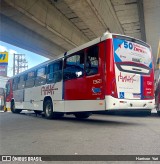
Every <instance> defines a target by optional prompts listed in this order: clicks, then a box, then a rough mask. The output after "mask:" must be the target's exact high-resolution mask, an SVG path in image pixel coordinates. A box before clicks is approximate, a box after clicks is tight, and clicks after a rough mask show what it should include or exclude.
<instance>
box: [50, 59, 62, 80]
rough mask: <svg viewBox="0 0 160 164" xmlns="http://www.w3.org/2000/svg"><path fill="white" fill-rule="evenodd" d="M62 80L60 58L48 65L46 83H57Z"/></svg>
mask: <svg viewBox="0 0 160 164" xmlns="http://www.w3.org/2000/svg"><path fill="white" fill-rule="evenodd" d="M61 80H62V60H60V61H55V62H54V63H51V64H50V65H48V72H47V83H57V82H60V81H61Z"/></svg>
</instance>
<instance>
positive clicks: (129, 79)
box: [6, 33, 155, 118]
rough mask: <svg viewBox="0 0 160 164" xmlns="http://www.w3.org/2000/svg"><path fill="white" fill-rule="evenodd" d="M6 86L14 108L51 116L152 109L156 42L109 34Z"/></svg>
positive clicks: (16, 78) (8, 98)
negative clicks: (151, 43)
mask: <svg viewBox="0 0 160 164" xmlns="http://www.w3.org/2000/svg"><path fill="white" fill-rule="evenodd" d="M6 90H7V98H6V100H7V103H6V105H7V108H11V111H12V112H13V113H20V112H21V110H25V109H29V110H34V111H35V113H41V112H44V113H45V116H46V117H47V118H56V117H62V116H63V115H64V114H74V115H75V116H76V117H77V118H87V117H89V116H90V115H91V114H92V112H98V111H106V110H116V111H118V110H126V111H127V110H144V111H147V110H151V109H153V108H154V105H155V100H154V70H153V64H152V55H151V47H150V46H149V45H148V44H146V43H145V42H143V41H141V40H138V39H135V38H132V37H128V36H123V35H117V34H111V33H108V34H105V35H103V36H102V37H99V38H97V39H95V40H93V41H91V42H89V43H86V44H84V45H82V46H79V47H77V48H75V49H73V50H70V51H68V52H66V53H65V54H63V56H62V58H59V59H57V60H50V61H47V62H44V63H42V64H40V65H38V66H36V67H34V68H31V69H29V70H27V71H25V72H23V73H20V74H18V75H16V76H14V77H12V78H10V79H9V80H8V82H7V84H6Z"/></svg>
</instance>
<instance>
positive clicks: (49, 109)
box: [44, 99, 64, 119]
mask: <svg viewBox="0 0 160 164" xmlns="http://www.w3.org/2000/svg"><path fill="white" fill-rule="evenodd" d="M44 114H45V117H46V118H47V119H59V118H62V117H63V116H64V113H59V112H53V104H52V100H50V99H48V100H46V101H45V103H44Z"/></svg>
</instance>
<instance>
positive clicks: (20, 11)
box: [0, 0, 160, 61]
mask: <svg viewBox="0 0 160 164" xmlns="http://www.w3.org/2000/svg"><path fill="white" fill-rule="evenodd" d="M0 4H1V8H0V17H1V21H0V23H1V24H0V27H1V31H0V32H1V33H0V40H2V41H4V42H7V43H10V44H13V45H15V46H18V47H21V48H24V49H27V50H29V51H32V52H35V53H37V54H40V55H43V56H46V57H49V58H55V57H56V56H59V55H60V54H61V53H63V52H65V51H67V50H70V49H72V48H74V47H76V46H78V45H81V44H84V43H86V42H88V41H90V40H92V39H94V38H97V37H99V36H101V35H102V34H103V33H104V32H105V31H107V30H108V31H110V32H114V33H121V34H126V35H129V36H133V37H135V38H139V39H142V40H144V41H147V42H148V43H149V44H150V45H151V46H152V49H153V55H154V61H155V58H156V54H157V47H158V41H159V39H160V1H159V0H152V1H150V0H1V1H0Z"/></svg>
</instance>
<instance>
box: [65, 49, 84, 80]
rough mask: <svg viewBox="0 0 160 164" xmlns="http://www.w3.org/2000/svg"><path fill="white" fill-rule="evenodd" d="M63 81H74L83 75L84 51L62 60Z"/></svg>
mask: <svg viewBox="0 0 160 164" xmlns="http://www.w3.org/2000/svg"><path fill="white" fill-rule="evenodd" d="M64 63H65V65H64V73H63V74H64V75H63V78H64V80H70V79H76V78H79V77H82V76H83V75H84V50H83V51H81V52H78V53H76V54H74V55H72V56H69V57H67V58H66V59H65V60H64Z"/></svg>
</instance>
